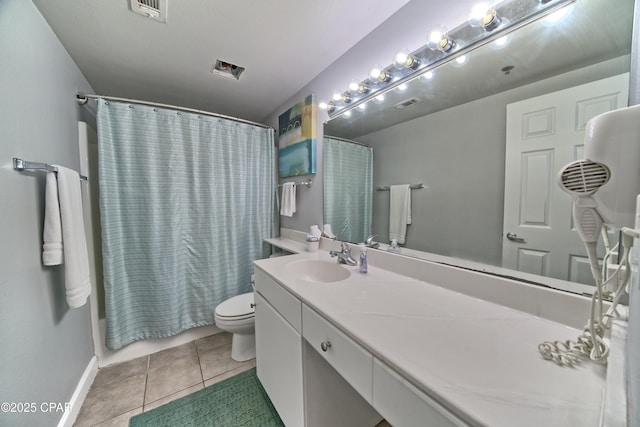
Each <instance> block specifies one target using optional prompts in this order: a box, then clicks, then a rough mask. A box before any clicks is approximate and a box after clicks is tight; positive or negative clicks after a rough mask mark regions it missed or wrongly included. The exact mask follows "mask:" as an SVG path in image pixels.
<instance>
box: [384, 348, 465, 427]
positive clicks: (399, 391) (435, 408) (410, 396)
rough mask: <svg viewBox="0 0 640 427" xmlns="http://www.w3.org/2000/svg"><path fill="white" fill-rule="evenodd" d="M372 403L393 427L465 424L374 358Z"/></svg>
mask: <svg viewBox="0 0 640 427" xmlns="http://www.w3.org/2000/svg"><path fill="white" fill-rule="evenodd" d="M373 406H374V407H375V408H376V410H377V411H378V412H379V413H380V415H382V416H383V417H384V418H385V419H386V420H387V421H389V423H390V424H391V425H394V426H395V425H398V426H416V427H423V426H438V427H463V426H467V424H465V423H463V422H462V421H461V420H460V419H458V418H457V417H456V416H455V415H453V414H452V413H450V412H449V411H448V410H446V409H444V408H443V407H442V405H440V404H439V403H437V402H435V401H434V400H433V399H431V398H430V397H429V396H427V395H426V394H424V393H423V392H422V391H420V390H418V389H417V388H416V387H414V386H413V385H411V384H409V383H408V382H407V380H405V379H404V378H402V377H400V376H399V375H398V374H396V373H395V372H393V371H391V370H390V369H389V368H388V367H387V366H385V365H384V364H383V363H382V362H380V361H379V360H377V359H376V360H374V361H373Z"/></svg>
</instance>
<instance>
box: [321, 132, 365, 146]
mask: <svg viewBox="0 0 640 427" xmlns="http://www.w3.org/2000/svg"><path fill="white" fill-rule="evenodd" d="M325 137H327V138H331V139H337V140H338V141H344V142H350V143H352V144H356V145H362V146H363V147H371V146H370V145H367V144H364V143H362V142H358V141H354V140H352V139H346V138H340V137H339V136H331V135H325Z"/></svg>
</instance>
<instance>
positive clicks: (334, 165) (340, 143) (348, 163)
mask: <svg viewBox="0 0 640 427" xmlns="http://www.w3.org/2000/svg"><path fill="white" fill-rule="evenodd" d="M322 147H323V148H322V158H323V160H322V162H323V174H324V222H325V224H331V229H332V231H333V232H334V233H335V234H336V235H338V239H340V240H344V241H347V242H354V243H358V242H364V240H365V239H366V238H367V236H369V235H370V234H371V217H372V201H373V148H371V147H366V146H364V145H359V144H357V143H353V142H347V141H344V140H340V139H336V138H332V137H329V136H325V137H324V138H323V141H322Z"/></svg>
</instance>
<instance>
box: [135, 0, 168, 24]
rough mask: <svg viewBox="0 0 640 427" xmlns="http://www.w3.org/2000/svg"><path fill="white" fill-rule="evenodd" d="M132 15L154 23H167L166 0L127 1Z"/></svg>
mask: <svg viewBox="0 0 640 427" xmlns="http://www.w3.org/2000/svg"><path fill="white" fill-rule="evenodd" d="M129 6H130V7H131V11H132V12H133V13H137V14H138V15H142V16H144V17H146V18H149V19H153V20H154V21H158V22H162V23H166V22H167V0H129Z"/></svg>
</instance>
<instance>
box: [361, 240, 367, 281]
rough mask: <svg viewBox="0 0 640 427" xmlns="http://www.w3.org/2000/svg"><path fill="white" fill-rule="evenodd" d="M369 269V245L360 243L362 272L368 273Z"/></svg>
mask: <svg viewBox="0 0 640 427" xmlns="http://www.w3.org/2000/svg"><path fill="white" fill-rule="evenodd" d="M367 271H368V266H367V247H366V246H365V245H360V273H362V274H366V273H367Z"/></svg>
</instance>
